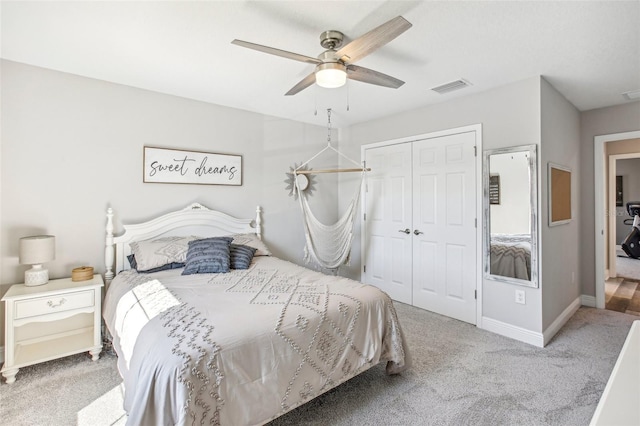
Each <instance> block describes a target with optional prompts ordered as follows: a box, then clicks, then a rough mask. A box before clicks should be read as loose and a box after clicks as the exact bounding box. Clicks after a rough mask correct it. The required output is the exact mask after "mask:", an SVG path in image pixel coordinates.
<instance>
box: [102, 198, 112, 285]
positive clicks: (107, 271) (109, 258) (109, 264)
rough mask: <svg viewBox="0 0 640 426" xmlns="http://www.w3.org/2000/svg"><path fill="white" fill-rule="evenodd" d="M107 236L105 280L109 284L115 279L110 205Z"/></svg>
mask: <svg viewBox="0 0 640 426" xmlns="http://www.w3.org/2000/svg"><path fill="white" fill-rule="evenodd" d="M106 231H107V238H106V240H105V246H106V247H105V251H104V264H105V273H104V280H105V282H106V285H107V286H108V285H109V283H110V282H111V280H113V258H114V253H113V250H114V248H113V209H112V208H111V207H109V208H108V209H107V227H106Z"/></svg>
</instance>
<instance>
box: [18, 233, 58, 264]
mask: <svg viewBox="0 0 640 426" xmlns="http://www.w3.org/2000/svg"><path fill="white" fill-rule="evenodd" d="M55 258H56V237H54V236H53V235H35V236H33V237H24V238H20V260H19V261H20V263H21V264H23V265H36V264H40V263H45V262H50V261H52V260H54V259H55Z"/></svg>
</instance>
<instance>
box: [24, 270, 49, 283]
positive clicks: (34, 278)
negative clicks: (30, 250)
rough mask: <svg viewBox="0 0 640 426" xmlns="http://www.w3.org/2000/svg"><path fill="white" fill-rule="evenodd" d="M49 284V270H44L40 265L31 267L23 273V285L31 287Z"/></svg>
mask: <svg viewBox="0 0 640 426" xmlns="http://www.w3.org/2000/svg"><path fill="white" fill-rule="evenodd" d="M48 282H49V270H48V269H44V268H43V267H42V265H33V267H32V268H31V269H29V270H27V271H25V272H24V285H26V286H27V287H33V286H37V285H43V284H46V283H48Z"/></svg>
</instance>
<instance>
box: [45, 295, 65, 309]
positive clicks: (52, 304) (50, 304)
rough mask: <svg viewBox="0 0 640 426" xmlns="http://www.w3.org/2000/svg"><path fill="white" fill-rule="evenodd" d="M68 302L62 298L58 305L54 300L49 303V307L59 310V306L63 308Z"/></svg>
mask: <svg viewBox="0 0 640 426" xmlns="http://www.w3.org/2000/svg"><path fill="white" fill-rule="evenodd" d="M66 301H67V299H65V298H64V297H63V298H61V299H60V300H59V301H58V303H55V302H54V301H53V300H49V301H48V302H47V305H49V306H50V307H52V308H57V307H58V306H62V305H64V302H66Z"/></svg>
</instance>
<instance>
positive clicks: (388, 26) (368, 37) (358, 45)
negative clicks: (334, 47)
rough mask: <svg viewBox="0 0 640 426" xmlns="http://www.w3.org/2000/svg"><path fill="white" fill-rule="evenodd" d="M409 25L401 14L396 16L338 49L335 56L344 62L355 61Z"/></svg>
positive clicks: (382, 44)
mask: <svg viewBox="0 0 640 426" xmlns="http://www.w3.org/2000/svg"><path fill="white" fill-rule="evenodd" d="M411 27H412V24H411V23H410V22H409V21H407V20H406V19H404V18H403V17H402V16H397V17H395V18H393V19H392V20H390V21H387V22H386V23H384V24H382V25H380V26H379V27H376V28H374V29H372V30H371V31H369V32H368V33H366V34H365V35H363V36H361V37H358V38H357V39H355V40H353V41H352V42H351V43H349V44H347V45H346V46H344V47H343V48H342V49H340V50H338V52H337V53H336V56H337V57H338V58H340V59H342V60H343V61H344V62H348V63H353V62H356V61H358V60H360V59H362V58H364V57H365V56H367V55H368V54H370V53H371V52H373V51H374V50H376V49H378V48H380V47H382V46H384V45H385V44H387V43H389V42H390V41H391V40H393V39H394V38H396V37H398V36H399V35H400V34H402V33H403V32H405V31H407V30H408V29H409V28H411Z"/></svg>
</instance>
